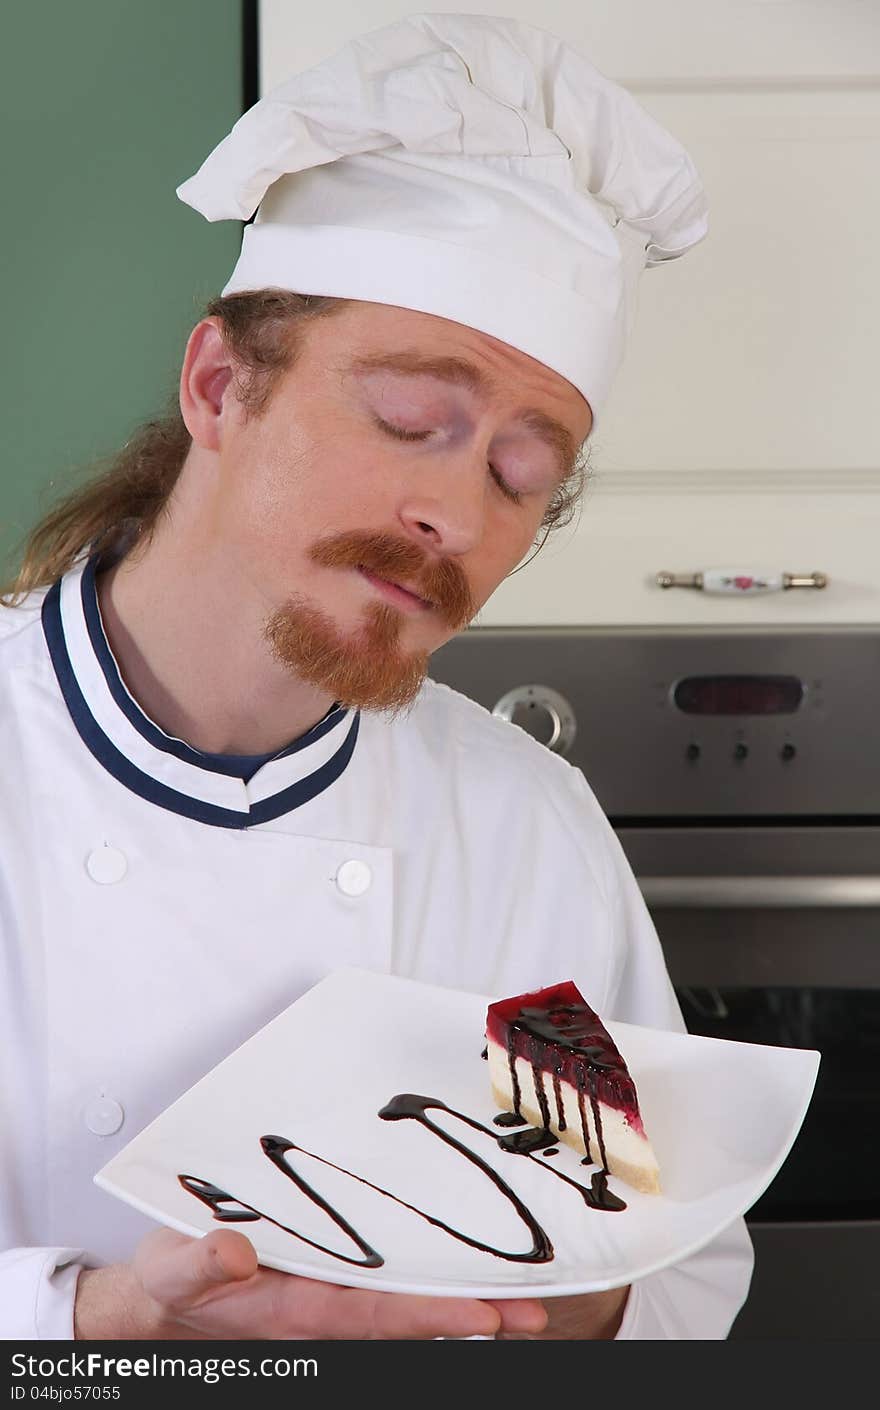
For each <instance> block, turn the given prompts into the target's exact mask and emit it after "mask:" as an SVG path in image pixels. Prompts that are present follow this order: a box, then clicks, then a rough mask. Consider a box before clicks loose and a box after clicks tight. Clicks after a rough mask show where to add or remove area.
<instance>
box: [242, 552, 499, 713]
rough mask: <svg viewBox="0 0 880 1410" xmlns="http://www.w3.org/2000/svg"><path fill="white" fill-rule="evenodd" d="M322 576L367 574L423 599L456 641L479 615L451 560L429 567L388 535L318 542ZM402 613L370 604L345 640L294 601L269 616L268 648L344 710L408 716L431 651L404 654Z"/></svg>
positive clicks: (326, 619) (316, 612)
mask: <svg viewBox="0 0 880 1410" xmlns="http://www.w3.org/2000/svg"><path fill="white" fill-rule="evenodd" d="M309 557H310V558H311V559H312V561H313V562H314V563H317V564H319V565H320V566H321V567H324V568H354V569H357V568H363V569H366V571H367V572H369V573H373V574H374V575H375V576H376V577H379V578H385V579H387V580H390V581H392V582H395V583H397V584H398V585H400V586H402V587H405V588H408V589H409V590H410V591H411V592H414V593H416V594H417V595H418V596H419V597H423V598H426V599H427V600H428V601H429V602H430V603H432V607H431V608H430V609H428V610H430V611H431V612H432V613H434V614H436V615H437V616H438V618H439V619H440V620H441V621H443V622H444V623H445V624H446V625H447V626H448V627H450V628H451V629H452V633H453V634H454V633H455V632H457V631H461V630H462V628H463V627H466V626H467V624H468V622H469V621H470V620H471V618H472V617H473V616H474V615H475V614H476V611H477V605H476V603H475V602H474V600H473V598H472V596H471V592H470V589H469V587H468V583H467V579H466V578H465V575H464V571H463V570H462V568H461V566H460V565H459V564H458V563H457V562H455V561H454V560H453V559H441V560H439V561H434V562H432V561H431V560H430V559H429V558H428V556H427V555H426V554H425V553H423V552H422V550H421V549H420V548H418V547H417V545H416V544H414V543H408V542H407V541H406V540H405V539H397V538H394V537H393V536H392V535H390V534H368V533H359V532H356V531H355V532H351V533H341V534H334V535H332V536H331V537H330V538H326V539H321V540H320V541H319V542H318V543H316V544H315V545H314V546H313V548H312V549H311V551H310V553H309ZM403 624H404V616H403V613H401V612H400V611H398V610H397V608H396V607H394V606H392V605H391V604H390V603H385V602H370V603H368V604H367V605H366V607H365V609H364V614H363V620H362V622H361V624H360V625H359V626H358V627H357V628H355V629H354V630H353V631H349V632H344V631H343V630H342V629H341V628H339V627H338V626H337V625H336V623H335V622H334V621H333V619H332V618H331V617H330V615H329V614H328V613H327V612H326V611H324V610H323V609H322V608H320V607H317V606H316V605H315V604H314V603H313V602H311V601H310V600H309V599H308V598H306V597H303V596H299V595H296V596H293V597H291V598H289V599H288V601H287V602H286V603H285V604H284V606H283V607H279V608H278V609H277V610H276V611H275V612H273V613H272V615H271V616H270V618H269V620H268V621H267V623H266V627H265V636H266V640H267V641H268V643H269V646H270V647H271V650H272V654H273V656H274V657H275V659H276V660H277V661H279V662H280V663H281V664H282V665H283V666H285V667H287V669H288V670H290V671H292V672H293V673H294V674H295V675H297V676H299V678H300V679H301V680H303V681H306V682H308V684H309V685H313V686H316V687H317V688H318V689H320V690H323V691H326V692H327V693H328V694H330V695H332V697H333V699H334V700H335V701H338V702H339V703H340V704H341V705H349V706H354V707H356V708H359V709H364V710H390V711H396V710H401V709H404V708H405V707H406V706H407V705H410V704H412V702H413V700H415V698H416V696H417V695H418V693H419V690H420V688H421V685H422V682H423V681H424V679H425V676H426V674H427V670H428V660H429V658H430V652H429V651H424V650H422V651H404V650H402V649H401V646H400V635H401V629H402V627H403Z"/></svg>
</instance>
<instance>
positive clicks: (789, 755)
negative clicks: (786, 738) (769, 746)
mask: <svg viewBox="0 0 880 1410" xmlns="http://www.w3.org/2000/svg"><path fill="white" fill-rule="evenodd" d="M796 753H797V749H796V748H795V747H794V745H793V744H783V746H782V748H781V749H780V751H779V757H780V758H781V759H784V760H785V762H786V763H788V761H789V759H793V758H794V756H795V754H796Z"/></svg>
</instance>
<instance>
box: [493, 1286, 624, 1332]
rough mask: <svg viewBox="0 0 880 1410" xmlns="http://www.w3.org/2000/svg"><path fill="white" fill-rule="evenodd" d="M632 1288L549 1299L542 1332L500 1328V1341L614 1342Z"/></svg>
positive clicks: (545, 1305)
mask: <svg viewBox="0 0 880 1410" xmlns="http://www.w3.org/2000/svg"><path fill="white" fill-rule="evenodd" d="M628 1297H629V1288H628V1287H626V1288H611V1289H610V1291H608V1292H599V1293H583V1294H581V1296H580V1297H553V1298H548V1299H547V1301H546V1303H545V1304H544V1307H545V1309H546V1311H547V1314H548V1316H547V1325H546V1327H545V1328H544V1330H543V1331H541V1332H533V1331H501V1332H499V1333H498V1339H499V1341H612V1340H613V1339H614V1337H616V1336H617V1333H618V1332H619V1330H620V1324H621V1322H622V1321H623V1314H624V1312H625V1311H626V1304H627V1299H628Z"/></svg>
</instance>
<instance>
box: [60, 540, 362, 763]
mask: <svg viewBox="0 0 880 1410" xmlns="http://www.w3.org/2000/svg"><path fill="white" fill-rule="evenodd" d="M95 569H96V563H95V559H94V558H91V559H90V560H89V562H88V563H87V564H86V566H85V568H84V570H83V575H82V580H81V588H80V590H81V593H82V605H83V616H84V617H85V623H86V628H87V630H88V633H89V640H90V641H91V643H92V650H93V651H94V653H95V657H96V659H97V661H98V665H99V666H100V667H101V670H102V671H103V673H104V679H105V680H106V682H107V687H108V689H109V691H110V694H111V695H112V696H113V699H114V701H115V702H116V704H117V705H118V706H119V709H120V710H121V711H122V713H123V715H125V717H126V719H127V720H128V721H129V723H130V724H132V725H134V728H135V729H136V730H137V732H138V734H142V735H143V737H144V739H146V740H147V741H148V742H149V743H150V744H152V746H153V748H154V749H161V750H163V751H164V752H165V753H166V754H173V755H174V757H175V758H176V759H180V760H182V762H183V763H185V764H193V765H194V766H195V767H196V768H197V769H205V770H206V772H208V773H212V774H225V775H226V776H227V777H229V778H241V777H242V767H241V761H240V760H239V759H236V758H229V759H224V758H223V756H222V755H215V754H212V755H205V754H202V753H200V752H199V750H198V749H193V748H192V746H191V745H189V744H186V743H185V742H184V741H183V740H182V739H172V738H171V736H170V735H167V734H165V733H164V731H163V730H160V729H159V728H158V726H157V725H154V724H153V721H152V720H150V719H148V717H147V716H146V715H145V714H144V712H143V710H140V709H139V708H138V706H137V705H136V704H135V702H134V701H133V700H132V698H131V696H130V695H129V693H128V691H127V690H126V688H125V686H124V685H123V683H122V677H121V676H120V674H119V668H118V666H117V665H116V661H115V660H114V657H113V653H112V651H111V650H110V647H109V645H108V642H107V637H106V636H105V634H104V624H103V622H102V621H101V609H100V607H99V606H98V589H97V585H96V583H95ZM347 714H348V710H347V709H345V708H344V707H343V706H339V705H337V706H335V707H334V708H333V709H331V710H330V712H329V714H327V715H325V716H324V718H323V720H319V721H318V723H317V724H316V725H313V727H312V728H311V729H310V730H309V731H308V733H306V734H304V735H301V736H300V738H299V739H295V740H294V741H293V743H292V744H288V745H287V747H286V748H284V749H280V750H279V751H278V752H277V754H269V755H267V756H266V760H265V762H267V763H268V761H269V760H270V759H285V758H287V756H288V754H296V753H298V752H299V750H300V749H305V748H307V747H308V745H310V744H314V743H315V742H316V741H317V740H319V739H321V738H322V737H323V736H324V735H325V734H327V733H328V731H329V730H331V729H335V727H336V725H338V724H339V723H340V721H341V720H344V719H345V716H346V715H347ZM253 762H254V763H256V762H257V761H256V760H254V761H253Z"/></svg>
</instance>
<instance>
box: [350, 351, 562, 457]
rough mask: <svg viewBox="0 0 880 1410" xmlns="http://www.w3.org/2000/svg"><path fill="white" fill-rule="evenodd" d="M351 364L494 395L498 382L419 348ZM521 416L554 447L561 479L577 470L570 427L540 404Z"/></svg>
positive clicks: (365, 357) (371, 355) (364, 357)
mask: <svg viewBox="0 0 880 1410" xmlns="http://www.w3.org/2000/svg"><path fill="white" fill-rule="evenodd" d="M350 367H351V371H352V372H356V373H357V372H360V373H367V372H399V373H402V374H403V375H404V376H407V377H436V378H438V379H439V380H440V381H441V382H448V383H449V384H450V385H452V386H456V387H465V388H466V389H467V390H468V391H469V392H474V393H475V394H476V395H477V396H481V397H484V398H488V397H489V396H491V395H492V393H493V392H495V391H496V389H497V386H498V384H497V382H495V380H494V379H493V378H491V377H488V376H487V375H486V373H485V372H483V371H481V370H480V368H479V367H475V366H474V364H473V363H472V362H468V361H467V360H466V359H465V358H463V357H434V356H432V355H431V354H429V353H418V352H399V353H366V354H364V355H362V356H360V357H357V358H355V359H354V361H353V362H352V363H351V364H350ZM518 419H519V420H520V421H521V422H522V423H523V425H524V426H527V427H528V429H529V430H530V431H531V432H532V434H533V435H535V436H537V437H538V438H539V439H540V440H542V441H543V442H544V443H545V445H548V446H549V447H550V448H551V450H552V451H553V453H554V455H555V457H556V461H557V465H558V467H559V477H560V482H562V481H565V480H567V479H568V478H569V476H570V475H572V474H573V473H574V470H575V468H576V466H577V457H578V447H577V446H576V445H575V443H574V439H573V437H572V435H571V433H570V432H569V430H568V428H567V427H566V426H563V424H562V422H561V421H556V420H555V419H554V418H553V417H552V416H548V415H547V413H546V411H540V410H538V409H537V408H535V409H531V410H525V411H521V412H520V413H519V415H518Z"/></svg>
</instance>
